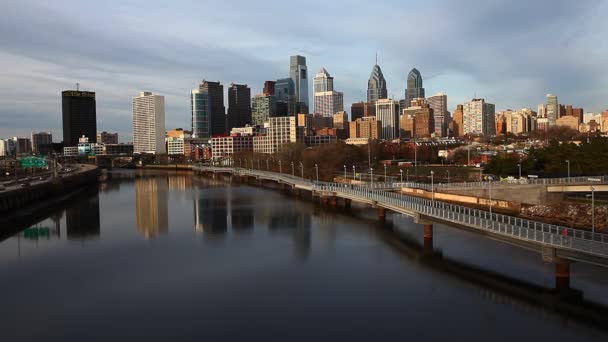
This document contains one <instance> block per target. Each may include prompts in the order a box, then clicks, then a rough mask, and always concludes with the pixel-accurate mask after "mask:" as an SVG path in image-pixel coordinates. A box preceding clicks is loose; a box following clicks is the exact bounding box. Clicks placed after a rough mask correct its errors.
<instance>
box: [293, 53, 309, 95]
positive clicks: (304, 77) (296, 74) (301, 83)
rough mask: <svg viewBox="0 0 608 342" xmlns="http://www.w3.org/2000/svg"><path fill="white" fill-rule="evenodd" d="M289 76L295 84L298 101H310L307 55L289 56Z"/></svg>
mask: <svg viewBox="0 0 608 342" xmlns="http://www.w3.org/2000/svg"><path fill="white" fill-rule="evenodd" d="M289 77H290V78H291V79H292V80H293V83H294V85H295V95H296V102H303V103H306V106H308V105H309V102H308V67H307V66H306V57H303V56H291V57H290V58H289Z"/></svg>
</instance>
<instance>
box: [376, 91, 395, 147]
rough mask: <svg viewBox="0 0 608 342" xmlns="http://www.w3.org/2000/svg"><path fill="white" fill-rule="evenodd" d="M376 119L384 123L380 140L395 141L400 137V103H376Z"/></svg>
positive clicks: (383, 100)
mask: <svg viewBox="0 0 608 342" xmlns="http://www.w3.org/2000/svg"><path fill="white" fill-rule="evenodd" d="M376 119H378V121H380V122H381V123H382V131H381V133H380V139H385V140H393V139H396V138H398V137H399V101H395V100H393V99H379V100H378V101H376Z"/></svg>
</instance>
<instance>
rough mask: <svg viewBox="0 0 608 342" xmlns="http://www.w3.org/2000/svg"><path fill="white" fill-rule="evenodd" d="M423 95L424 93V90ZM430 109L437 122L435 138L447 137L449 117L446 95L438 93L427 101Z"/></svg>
mask: <svg viewBox="0 0 608 342" xmlns="http://www.w3.org/2000/svg"><path fill="white" fill-rule="evenodd" d="M422 89H423V91H422V92H423V93H424V88H422ZM426 102H427V103H428V104H429V107H430V108H431V109H432V110H433V115H434V120H435V136H436V137H444V136H446V135H447V132H446V130H445V128H446V125H445V122H446V119H447V117H448V96H447V95H446V94H444V93H437V94H435V95H433V96H431V97H429V98H427V99H426Z"/></svg>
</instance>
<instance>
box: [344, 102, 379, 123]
mask: <svg viewBox="0 0 608 342" xmlns="http://www.w3.org/2000/svg"><path fill="white" fill-rule="evenodd" d="M364 116H376V106H375V105H374V104H372V103H369V102H355V103H353V104H352V105H351V106H350V121H355V120H357V119H359V118H362V117H364Z"/></svg>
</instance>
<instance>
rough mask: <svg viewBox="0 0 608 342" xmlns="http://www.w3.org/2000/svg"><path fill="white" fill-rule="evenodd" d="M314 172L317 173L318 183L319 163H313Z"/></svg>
mask: <svg viewBox="0 0 608 342" xmlns="http://www.w3.org/2000/svg"><path fill="white" fill-rule="evenodd" d="M315 172H316V173H317V183H319V165H317V164H315Z"/></svg>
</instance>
